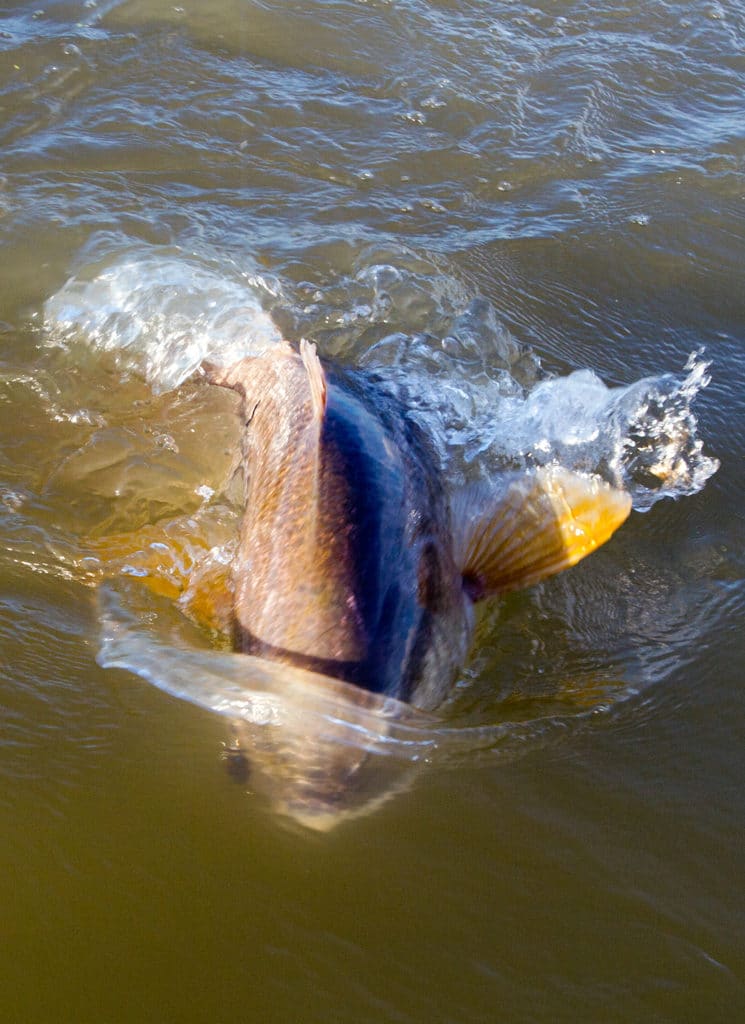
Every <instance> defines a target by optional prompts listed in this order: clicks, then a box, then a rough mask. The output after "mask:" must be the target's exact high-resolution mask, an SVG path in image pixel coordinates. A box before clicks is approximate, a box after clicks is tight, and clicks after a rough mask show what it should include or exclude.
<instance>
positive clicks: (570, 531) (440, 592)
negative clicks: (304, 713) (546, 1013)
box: [205, 342, 631, 823]
mask: <svg viewBox="0 0 745 1024" xmlns="http://www.w3.org/2000/svg"><path fill="white" fill-rule="evenodd" d="M205 372H206V374H207V377H208V379H209V380H210V381H211V382H212V383H214V384H219V385H222V386H225V387H230V388H234V389H235V390H236V391H237V392H238V393H239V394H240V396H241V399H242V401H241V406H240V408H241V415H242V417H243V423H244V430H243V461H244V471H245V512H244V516H243V520H242V525H241V530H240V538H239V543H238V548H237V552H236V556H235V560H234V564H233V577H234V592H233V593H234V596H233V628H234V645H235V648H236V650H238V651H241V652H244V653H246V654H249V655H254V656H259V657H260V658H261V659H262V662H263V664H266V663H267V662H274V663H280V664H281V665H282V666H293V667H294V668H295V669H296V670H297V671H298V675H299V677H303V676H305V675H306V671H307V670H310V671H311V672H313V673H316V674H321V675H322V676H324V677H326V678H327V679H329V677H330V678H331V679H332V680H340V681H343V682H344V683H348V684H349V683H351V684H353V687H356V688H358V691H356V692H359V700H360V704H361V705H364V703H365V700H366V697H365V694H368V695H370V694H381V695H387V696H392V697H395V698H397V699H398V700H400V701H405V702H407V703H409V704H411V705H413V706H415V707H416V708H419V709H422V710H430V709H433V708H435V707H436V706H437V705H438V704H439V703H440V702H441V701H442V700H443V698H444V697H445V696H446V695H447V693H448V692H449V691H450V689H451V687H452V685H453V683H454V681H455V679H456V677H457V673H458V670H459V669H460V668H461V666H462V665H463V663H464V661H465V658H466V655H467V653H468V647H469V644H470V640H471V634H472V630H473V622H474V610H473V609H474V605H475V604H476V603H477V602H478V601H481V600H483V599H485V598H488V597H491V596H495V595H499V594H504V593H506V592H508V591H511V590H514V589H517V588H519V587H524V586H529V585H530V584H533V583H536V582H538V581H539V580H542V579H544V578H546V577H548V576H550V575H552V574H554V573H556V572H559V571H560V570H562V569H565V568H567V567H569V566H571V565H573V564H574V563H576V562H577V561H579V560H580V559H581V558H583V557H584V556H585V555H587V554H589V553H590V552H592V551H594V550H595V548H597V547H598V546H599V545H600V544H602V543H604V542H605V541H606V540H607V539H608V538H609V537H610V536H611V534H612V533H613V532H614V531H615V530H616V528H617V527H618V526H619V525H620V524H621V523H622V522H623V521H624V520H625V519H626V517H627V516H628V514H629V511H630V508H631V498H630V496H629V495H628V494H627V493H625V492H623V491H620V490H617V489H615V488H613V487H611V486H610V485H609V484H608V483H606V482H605V481H603V480H601V479H600V478H599V477H596V476H592V475H585V474H579V473H574V472H570V471H569V470H566V469H563V468H561V467H558V466H557V467H552V468H545V469H538V470H534V471H525V472H515V473H506V474H504V476H503V477H502V478H501V479H500V480H498V481H496V482H495V483H494V484H493V485H490V486H486V485H483V484H479V485H475V486H470V487H465V488H463V489H461V490H460V491H458V492H457V493H455V494H450V493H449V491H448V488H447V486H446V484H445V481H444V479H443V475H442V471H441V469H440V466H439V464H438V460H437V458H436V456H435V453H434V451H433V448H432V445H431V442H430V440H429V439H428V437H427V436H426V434H425V433H424V431H423V430H422V428H421V427H420V426H419V425H418V424H417V423H416V422H415V420H414V419H413V417H411V416H410V415H409V414H408V413H407V411H406V410H405V409H404V408H403V407H402V405H401V404H400V402H398V401H397V400H396V399H394V398H393V397H392V396H389V395H387V394H386V393H385V392H384V391H383V390H382V389H380V388H379V387H376V386H375V384H374V382H371V381H369V380H366V379H365V378H364V377H362V376H361V375H357V374H354V373H351V372H350V373H344V372H342V371H341V370H339V369H335V368H333V367H324V366H323V365H322V363H321V361H320V360H319V358H318V355H317V353H316V349H315V346H313V345H311V344H309V343H307V342H302V343H301V344H300V347H299V351H296V350H295V349H293V348H292V347H291V346H290V345H289V344H288V343H283V344H282V345H280V346H278V347H277V348H276V349H273V350H272V351H271V353H269V354H267V355H264V356H263V357H252V358H248V359H244V360H242V361H240V362H238V363H235V364H233V365H232V366H229V367H227V368H217V367H210V366H207V367H205ZM278 667H279V666H278ZM308 742H309V744H312V738H309V739H308ZM327 753H328V751H326V753H325V754H324V755H323V756H314V755H313V754H310V755H308V754H307V752H306V754H304V755H303V756H304V757H305V758H306V760H307V759H308V758H309V759H310V760H309V761H308V763H312V771H311V772H310V775H312V779H313V782H312V787H310V788H309V786H308V785H307V778H306V779H305V780H304V782H305V785H304V786H301V787H300V788H299V789H296V792H295V794H294V797H293V799H292V800H290V801H289V802H290V804H291V805H292V811H293V813H295V815H296V816H298V814H297V812H298V809H299V806H300V805H301V804H303V805H304V808H305V810H307V809H308V808H309V807H310V805H311V804H313V806H314V810H315V811H319V810H320V809H321V808H325V809H326V810H328V804H329V803H330V802H331V800H332V798H331V796H330V795H329V794H330V793H331V792H333V793H334V794H337V793H338V791H339V788H340V783H339V779H340V778H342V777H343V778H344V779H347V778H350V777H351V776H352V775H353V774H354V771H356V769H357V767H358V763H359V761H360V760H361V757H359V756H357V757H353V756H352V755H351V754H348V755H346V761H345V767H344V769H343V771H342V770H341V769H340V768H339V763H338V762H339V758H338V757H336V756H335V757H334V758H333V759H332V760H333V762H334V763H333V766H332V764H331V762H330V761H325V760H324V758H325V757H326V754H327ZM358 753H359V752H358ZM324 773H325V774H326V776H327V778H326V779H325V780H324V779H323V776H324ZM302 774H303V773H302V772H301V773H299V775H298V774H297V773H296V781H297V779H298V778H299V777H300V775H302ZM334 799H336V796H335V797H334ZM286 804H287V801H286ZM305 817H306V818H307V815H306V816H305ZM306 823H307V821H306Z"/></svg>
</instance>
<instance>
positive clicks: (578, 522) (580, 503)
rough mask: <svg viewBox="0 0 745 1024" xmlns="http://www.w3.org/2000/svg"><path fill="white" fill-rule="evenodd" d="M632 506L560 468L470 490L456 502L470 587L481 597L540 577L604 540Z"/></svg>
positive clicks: (598, 483)
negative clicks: (489, 486) (495, 485)
mask: <svg viewBox="0 0 745 1024" xmlns="http://www.w3.org/2000/svg"><path fill="white" fill-rule="evenodd" d="M630 511H631V497H630V496H629V495H628V494H627V493H626V492H625V491H620V490H617V489H616V488H614V487H611V486H610V484H608V483H606V482H605V481H604V480H602V479H601V478H600V477H598V476H589V475H586V474H582V473H573V472H571V471H570V470H568V469H563V468H562V467H560V466H553V467H544V468H541V469H538V470H536V471H534V472H525V473H515V474H511V475H510V476H509V477H507V479H506V480H505V481H504V483H503V486H502V487H501V488H500V489H498V490H497V489H494V490H491V489H487V488H484V487H481V486H478V485H477V486H476V487H474V488H469V489H466V490H465V491H463V492H461V494H460V495H459V496H458V497H456V500H455V501H454V503H453V518H454V522H455V526H456V529H458V530H459V531H460V537H461V547H460V551H459V555H460V567H461V571H462V573H463V581H464V586H465V587H466V589H467V591H468V593H469V594H470V595H471V597H472V598H473V600H475V601H477V600H480V599H481V598H483V597H489V596H491V595H493V594H504V593H507V592H508V591H510V590H517V589H519V588H520V587H528V586H531V585H532V584H533V583H538V582H539V581H540V580H542V579H546V577H548V576H552V575H553V574H554V573H557V572H560V571H561V570H562V569H568V568H569V567H570V566H572V565H574V564H575V563H576V562H578V561H579V560H580V559H581V558H584V557H585V555H589V554H590V553H591V552H592V551H594V550H595V549H596V548H598V547H600V545H601V544H604V543H605V541H606V540H608V539H609V537H610V536H611V535H612V534H613V533H614V531H615V530H616V529H617V528H618V527H619V526H620V525H621V523H623V522H624V520H625V519H626V517H627V516H628V514H629V512H630Z"/></svg>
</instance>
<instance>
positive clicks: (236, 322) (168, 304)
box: [44, 249, 281, 392]
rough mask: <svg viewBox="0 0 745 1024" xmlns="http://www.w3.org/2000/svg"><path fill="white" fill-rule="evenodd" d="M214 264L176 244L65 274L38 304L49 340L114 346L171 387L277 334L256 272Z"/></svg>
mask: <svg viewBox="0 0 745 1024" xmlns="http://www.w3.org/2000/svg"><path fill="white" fill-rule="evenodd" d="M230 269H231V268H230V267H229V266H228V267H225V266H221V267H220V268H219V269H218V268H217V267H215V266H213V265H212V264H210V263H209V262H208V261H205V260H200V259H198V258H197V257H195V256H190V255H188V254H186V253H183V252H181V251H180V250H178V249H174V250H170V249H169V250H167V251H165V252H163V251H160V250H158V251H156V252H152V253H136V254H133V255H131V256H123V257H120V258H119V259H118V260H116V261H115V262H114V263H113V264H112V265H111V266H109V267H106V268H104V269H103V270H101V271H99V272H98V273H97V274H95V276H93V277H92V278H90V279H89V278H87V277H86V276H85V275H82V276H80V277H75V278H71V279H70V280H69V281H68V282H67V283H66V284H65V285H64V286H63V287H62V288H61V289H60V291H58V292H57V293H56V294H55V295H54V296H52V298H50V299H49V300H48V301H47V302H46V304H45V306H44V324H45V328H46V331H47V335H48V338H49V339H50V341H51V342H52V343H55V344H62V345H69V344H71V343H74V342H75V341H83V342H87V343H88V344H89V345H91V346H92V347H93V348H96V349H98V350H100V351H104V352H116V353H117V354H118V355H119V356H120V357H122V358H123V359H124V362H125V365H127V366H128V367H129V368H130V369H134V370H139V371H140V372H142V373H143V374H144V375H145V377H146V378H147V380H148V382H149V383H150V385H151V387H152V388H153V390H154V391H155V392H163V391H169V390H171V389H173V388H176V387H178V386H179V384H182V383H183V382H184V381H185V380H186V379H187V378H189V377H190V376H191V375H192V374H193V373H195V372H196V371H197V370H198V369H199V367H200V365H201V364H202V363H203V362H204V360H205V359H207V358H208V357H209V359H211V360H212V361H213V362H215V363H218V364H221V365H222V364H224V365H229V364H230V363H233V362H235V361H236V360H238V359H241V358H242V357H243V356H248V355H259V354H260V353H261V352H262V351H265V350H266V349H267V348H268V347H270V346H272V345H274V344H276V343H277V342H278V341H280V340H281V335H280V332H279V330H278V329H277V327H276V325H275V324H274V322H273V321H272V319H271V318H270V317H269V315H268V314H267V313H265V312H264V309H263V306H262V300H264V299H267V298H271V297H273V295H274V292H273V287H272V285H271V284H270V283H268V282H267V281H266V280H265V279H264V278H262V277H261V276H260V275H252V274H243V273H240V272H237V271H235V272H234V273H233V274H232V276H231V274H230Z"/></svg>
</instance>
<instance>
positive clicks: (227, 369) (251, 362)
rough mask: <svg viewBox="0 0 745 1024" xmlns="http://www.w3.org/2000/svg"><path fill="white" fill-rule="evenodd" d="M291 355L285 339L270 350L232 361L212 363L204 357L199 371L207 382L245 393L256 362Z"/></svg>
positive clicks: (252, 378) (254, 370)
mask: <svg viewBox="0 0 745 1024" xmlns="http://www.w3.org/2000/svg"><path fill="white" fill-rule="evenodd" d="M292 355H293V349H292V346H291V345H290V344H289V342H287V341H280V342H277V343H276V344H275V345H273V346H272V349H271V351H270V352H267V353H265V354H258V355H254V356H244V357H243V358H242V359H238V360H236V362H234V363H214V362H212V361H211V360H210V359H205V360H204V361H203V362H202V364H201V366H200V371H201V372H202V373H203V374H204V376H205V377H206V379H207V382H208V383H209V384H216V385H218V387H223V388H232V389H233V390H234V391H237V392H239V394H242V395H244V396H245V395H247V394H248V392H249V391H250V390H251V389H252V381H253V380H254V378H255V376H256V367H257V364H258V365H261V363H266V362H267V360H274V359H286V358H287V357H288V356H292Z"/></svg>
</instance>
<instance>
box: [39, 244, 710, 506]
mask: <svg viewBox="0 0 745 1024" xmlns="http://www.w3.org/2000/svg"><path fill="white" fill-rule="evenodd" d="M426 269H427V268H424V270H423V269H422V267H420V266H417V267H416V269H409V268H405V267H402V268H397V267H395V266H392V265H389V264H380V265H378V264H375V263H371V264H369V265H363V266H361V267H360V268H359V269H358V270H357V272H356V274H355V275H354V277H353V278H351V279H347V280H345V282H344V286H343V287H341V286H336V287H335V288H333V289H331V290H330V294H331V295H332V297H333V299H334V301H333V302H328V303H324V302H323V301H319V302H317V303H316V306H317V307H318V308H321V309H323V310H324V312H323V316H322V318H321V319H319V320H313V318H312V317H311V318H310V319H308V316H307V309H305V310H304V311H303V312H300V311H299V310H291V316H292V317H293V318H294V319H296V320H298V321H300V322H301V323H302V324H303V326H304V327H308V328H309V329H310V330H311V331H312V332H313V335H314V336H317V337H318V338H319V341H320V343H321V351H322V352H323V350H324V342H325V343H326V346H327V347H328V348H329V349H330V350H332V351H334V352H335V353H336V355H337V356H339V357H341V358H342V360H343V359H344V357H345V355H346V354H347V353H351V354H352V355H355V354H356V352H357V349H358V347H359V346H357V345H355V344H353V343H352V342H351V341H349V340H348V339H347V335H346V333H345V334H343V335H342V339H340V337H339V336H338V333H337V331H338V326H337V329H336V331H330V330H329V328H328V325H329V323H334V324H336V325H338V323H340V322H341V321H343V320H344V317H343V316H342V313H341V311H340V310H337V309H336V306H338V305H339V304H340V302H342V301H347V302H348V303H349V304H350V307H354V309H355V310H356V313H355V319H354V325H353V326H354V331H355V332H356V333H357V335H360V334H363V333H364V332H365V330H366V329H368V330H369V329H370V328H379V327H380V326H381V325H386V326H389V327H390V326H391V325H392V324H396V325H397V326H398V325H399V324H398V323H397V321H400V327H401V330H396V331H394V332H393V333H387V334H385V335H384V336H382V337H380V338H379V339H378V340H377V341H374V343H372V344H370V345H368V346H367V348H365V349H364V350H363V352H362V353H361V354H360V356H359V358H358V359H357V360H356V361H357V362H358V363H359V364H360V365H361V366H362V367H363V369H365V370H366V371H368V372H370V373H371V374H373V375H374V376H375V377H376V378H377V379H378V380H379V381H380V382H381V384H382V385H383V386H385V387H386V388H387V389H388V390H390V391H392V392H393V393H395V394H397V395H398V397H399V398H400V399H401V401H402V403H403V404H404V405H405V406H406V407H407V408H408V409H409V410H411V412H412V414H413V415H415V416H417V417H418V418H419V419H420V420H421V421H422V422H423V424H424V425H425V426H426V428H427V430H428V432H429V434H430V435H431V436H432V438H433V440H434V442H435V444H436V446H437V447H438V450H439V452H440V456H441V459H442V462H443V465H444V467H445V469H446V471H447V472H448V473H449V474H450V478H451V482H452V483H453V484H458V483H460V482H461V481H462V480H464V479H468V478H471V479H472V478H473V477H474V476H481V477H486V476H490V475H493V474H495V473H498V472H500V471H501V470H504V469H505V468H516V467H523V466H536V465H548V464H550V463H558V464H560V465H563V466H565V467H566V468H568V469H574V470H580V471H585V472H591V473H598V474H600V475H601V476H603V477H604V478H605V479H607V480H608V481H609V482H610V483H612V484H613V485H614V486H617V487H623V488H625V489H626V490H628V491H629V493H630V494H631V496H632V500H633V503H634V508H636V509H637V510H639V511H646V510H648V509H649V508H651V507H652V505H654V504H655V503H656V502H657V501H659V500H660V499H661V498H677V497H682V496H685V495H690V494H694V493H696V492H697V491H699V490H701V488H702V487H703V486H704V484H705V483H706V481H707V480H708V479H709V478H710V477H711V476H712V474H713V473H715V472H716V470H717V468H718V465H719V463H718V461H717V460H716V459H714V458H711V457H710V456H708V455H706V454H705V452H704V450H703V444H702V441H701V440H700V438H699V437H698V434H697V428H698V423H697V418H696V415H695V413H694V411H693V404H694V402H695V400H696V398H697V397H698V395H699V394H700V392H701V391H702V390H703V389H704V388H705V387H706V385H707V384H708V383H709V380H710V377H709V373H708V369H709V366H708V363H707V362H706V361H705V359H704V357H703V354H702V352H695V353H693V354H692V355H691V357H690V358H689V360H688V363H687V364H686V367H685V371H684V375H676V374H670V373H666V374H661V375H659V376H653V377H646V378H644V379H641V380H638V381H636V382H634V383H631V384H629V385H627V386H625V387H615V388H613V387H608V386H607V385H606V384H604V383H603V381H602V380H601V379H600V378H599V377H598V375H597V374H596V373H595V372H594V371H593V370H592V369H580V370H577V371H575V372H574V373H570V374H568V375H567V376H564V377H557V376H549V375H547V374H546V373H545V372H544V371H543V369H542V367H541V364H540V361H539V360H538V358H537V357H536V356H535V354H534V353H533V352H532V351H531V350H530V349H528V348H527V347H526V346H524V345H521V344H519V343H518V342H517V341H516V340H515V339H514V338H513V337H512V335H511V334H510V333H509V332H508V331H507V330H506V329H505V328H504V327H503V326H502V325H501V324H500V323H499V321H498V318H497V317H496V315H495V312H494V310H493V309H492V307H491V306H490V305H489V304H488V303H487V302H485V301H484V300H483V299H476V300H473V301H472V302H471V303H470V304H469V305H467V306H466V308H465V309H463V310H462V311H461V312H459V313H457V315H453V313H452V310H453V307H454V301H455V299H456V298H460V299H461V301H463V299H464V296H463V294H462V288H458V287H456V286H455V284H454V283H452V284H451V285H450V287H448V286H447V281H445V279H444V276H443V274H442V272H441V271H439V270H438V271H437V272H436V273H435V269H436V268H434V266H433V267H432V268H430V269H431V270H432V282H431V283H432V290H431V293H430V295H429V302H428V304H427V303H425V302H424V298H423V295H424V287H425V278H426V273H425V272H424V271H426ZM279 292H280V289H279V286H278V285H277V284H276V283H273V282H269V281H267V280H266V279H265V278H263V277H262V276H261V275H259V274H255V273H254V274H251V273H242V272H238V271H236V270H235V269H234V268H232V267H231V265H230V264H227V265H223V264H214V263H211V262H210V261H208V260H205V259H201V258H199V257H197V256H195V255H192V254H188V253H185V252H183V251H181V250H178V249H167V250H160V249H155V250H152V251H145V252H137V253H133V254H129V255H124V256H119V257H117V258H115V259H114V260H113V262H111V263H110V265H108V266H104V268H103V269H99V270H98V271H94V272H93V274H92V276H90V275H86V274H85V273H84V274H82V275H81V276H79V277H74V278H71V279H70V280H69V281H68V282H67V283H66V284H65V285H64V286H63V287H62V288H61V289H60V291H59V292H57V294H56V295H54V296H53V297H52V298H50V299H49V300H48V302H47V303H46V305H45V309H44V314H45V326H46V330H47V336H48V338H49V340H50V342H52V343H55V344H62V345H69V344H72V343H74V342H75V341H81V340H82V341H84V342H86V343H87V344H89V345H90V346H92V347H93V348H96V349H99V350H102V351H107V352H116V353H117V354H118V355H119V356H120V357H121V358H123V359H124V362H125V364H126V365H127V366H128V367H129V368H130V369H134V370H138V371H139V372H141V373H143V374H144V375H145V376H146V378H147V380H148V381H149V383H150V385H151V387H152V388H153V390H155V391H157V392H163V391H168V390H170V389H173V388H175V387H177V386H178V385H179V384H181V383H183V381H185V380H186V379H187V378H188V377H190V376H191V375H192V374H193V373H195V372H196V371H197V370H198V369H199V367H200V365H201V364H202V363H203V362H204V361H205V360H206V359H209V360H210V361H211V362H214V363H218V364H221V365H228V364H229V363H231V362H235V361H237V360H238V359H241V358H243V357H246V356H253V355H259V354H261V353H262V352H265V351H266V350H267V349H268V348H270V347H271V346H272V345H275V344H277V343H278V342H279V341H280V340H281V333H280V331H279V329H278V328H277V326H276V325H275V323H274V321H273V320H272V318H271V316H270V315H269V313H267V312H266V311H265V306H267V305H269V306H271V305H272V304H274V303H276V302H277V299H278V295H279ZM337 293H339V294H337ZM342 297H343V299H342ZM317 298H319V299H320V300H322V298H323V296H322V295H321V293H320V292H319V294H318V296H317ZM422 309H425V310H426V313H427V317H428V318H429V320H430V321H431V322H432V324H433V325H434V326H435V328H437V329H438V330H441V336H440V337H439V338H438V337H437V336H433V335H432V334H430V333H414V334H409V333H407V331H406V329H405V328H406V326H407V323H408V321H410V319H411V317H412V316H413V317H414V318H415V320H417V318H420V314H421V311H422ZM345 324H346V322H345ZM348 327H349V325H348V324H346V326H345V331H346V330H347V329H348ZM345 344H346V349H345V347H344V346H345Z"/></svg>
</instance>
